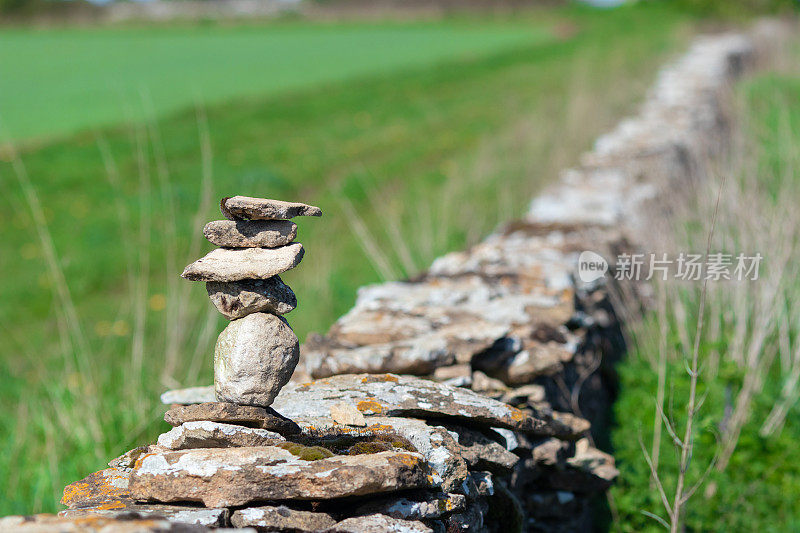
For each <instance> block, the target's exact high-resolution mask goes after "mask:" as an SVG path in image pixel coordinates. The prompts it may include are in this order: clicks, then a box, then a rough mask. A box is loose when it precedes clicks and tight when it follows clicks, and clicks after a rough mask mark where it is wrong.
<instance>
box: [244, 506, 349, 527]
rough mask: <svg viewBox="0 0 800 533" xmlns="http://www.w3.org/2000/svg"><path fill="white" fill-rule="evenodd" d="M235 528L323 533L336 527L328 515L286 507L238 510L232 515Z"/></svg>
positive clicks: (334, 521)
mask: <svg viewBox="0 0 800 533" xmlns="http://www.w3.org/2000/svg"><path fill="white" fill-rule="evenodd" d="M231 525H233V527H254V528H256V529H257V530H258V531H270V532H275V531H291V532H293V533H305V532H314V531H323V530H326V529H328V528H330V527H333V526H334V525H336V520H334V519H333V517H331V515H329V514H327V513H319V512H311V511H299V510H296V509H290V508H289V507H286V506H284V505H280V506H261V507H248V508H245V509H238V510H236V511H234V512H233V514H232V515H231Z"/></svg>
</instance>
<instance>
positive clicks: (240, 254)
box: [181, 242, 304, 281]
mask: <svg viewBox="0 0 800 533" xmlns="http://www.w3.org/2000/svg"><path fill="white" fill-rule="evenodd" d="M303 253H304V251H303V245H302V244H300V243H299V242H296V243H293V244H289V245H288V246H281V247H280V248H241V249H232V248H217V249H215V250H211V251H210V252H209V253H207V254H206V255H205V256H204V257H202V258H200V259H198V260H197V261H195V262H194V263H192V264H190V265H188V266H187V267H186V268H185V269H184V270H183V274H181V277H183V278H185V279H188V280H191V281H240V280H243V279H267V278H271V277H272V276H276V275H278V274H281V273H282V272H286V271H287V270H291V269H292V268H294V267H296V266H297V265H299V264H300V261H302V259H303Z"/></svg>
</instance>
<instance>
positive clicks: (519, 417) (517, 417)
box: [509, 407, 528, 422]
mask: <svg viewBox="0 0 800 533" xmlns="http://www.w3.org/2000/svg"><path fill="white" fill-rule="evenodd" d="M509 410H510V411H511V418H512V419H513V420H514V421H516V422H522V421H523V420H525V419H526V418H528V416H527V415H526V414H525V413H524V412H523V411H520V410H519V409H517V408H516V407H509Z"/></svg>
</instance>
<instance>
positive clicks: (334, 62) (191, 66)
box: [0, 21, 552, 139]
mask: <svg viewBox="0 0 800 533" xmlns="http://www.w3.org/2000/svg"><path fill="white" fill-rule="evenodd" d="M551 38H552V37H551V34H550V33H549V32H548V31H547V30H546V28H544V27H540V26H537V25H536V24H518V25H517V24H513V23H507V22H506V23H501V24H492V23H491V22H489V23H476V22H474V21H463V22H460V23H459V22H457V21H452V22H437V23H388V22H387V23H380V24H370V25H366V24H343V23H329V24H325V23H317V24H313V23H297V22H285V23H275V24H271V25H266V26H265V25H253V26H225V25H200V26H184V27H174V26H155V27H121V28H120V27H112V28H95V29H59V30H46V31H43V30H32V29H27V30H23V29H20V30H4V31H3V32H2V34H0V65H2V74H3V75H2V76H1V77H0V95H2V99H1V100H0V120H2V122H0V124H2V126H3V128H4V129H5V131H6V133H7V134H8V135H10V136H11V137H12V138H15V139H20V138H31V137H42V136H44V137H49V136H53V135H58V134H64V133H70V132H73V131H75V130H79V129H87V128H96V127H98V126H103V125H108V124H116V123H119V122H123V121H126V120H137V119H142V118H143V117H145V116H147V115H146V113H147V112H149V111H151V110H152V112H153V113H155V114H157V115H160V114H163V113H164V112H168V111H176V110H178V109H181V108H185V107H191V106H192V105H194V104H195V103H197V102H201V103H203V104H204V105H211V104H216V103H220V102H223V101H228V100H231V99H235V98H241V97H247V96H251V97H254V96H255V97H263V96H264V95H270V94H277V93H281V92H287V91H296V90H298V89H304V88H306V87H310V86H313V85H317V84H320V83H324V82H335V81H341V80H346V79H350V78H353V77H357V76H364V75H377V74H383V75H386V74H391V73H392V72H396V71H398V70H400V69H407V68H410V67H420V66H430V65H434V64H437V63H439V62H442V61H448V60H453V59H458V58H469V57H476V56H481V55H484V56H485V55H487V54H492V53H496V52H498V51H502V50H508V49H509V48H514V47H520V46H527V45H530V44H532V43H536V42H541V41H544V40H547V39H551Z"/></svg>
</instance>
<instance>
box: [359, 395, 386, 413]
mask: <svg viewBox="0 0 800 533" xmlns="http://www.w3.org/2000/svg"><path fill="white" fill-rule="evenodd" d="M356 409H358V410H359V411H361V412H362V413H365V412H372V413H374V414H380V413H382V412H383V405H381V403H380V402H379V401H378V400H376V399H375V398H369V399H366V400H361V401H360V402H358V404H357V405H356Z"/></svg>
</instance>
